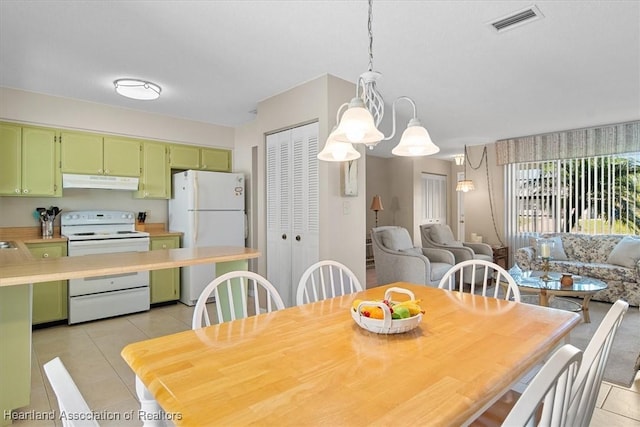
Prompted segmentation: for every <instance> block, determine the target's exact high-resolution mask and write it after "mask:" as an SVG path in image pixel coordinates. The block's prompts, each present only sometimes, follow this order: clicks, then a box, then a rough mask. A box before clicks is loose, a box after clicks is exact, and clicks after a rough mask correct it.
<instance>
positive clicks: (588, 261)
mask: <svg viewBox="0 0 640 427" xmlns="http://www.w3.org/2000/svg"><path fill="white" fill-rule="evenodd" d="M540 237H542V238H547V239H552V240H553V241H554V247H553V249H552V252H551V260H550V261H549V265H550V270H551V271H555V272H560V273H571V274H576V275H581V276H588V277H593V278H596V279H600V280H602V281H604V282H606V283H607V284H608V285H609V287H608V288H607V289H605V290H604V291H600V292H597V293H596V294H595V295H594V296H593V299H594V300H598V301H607V302H615V301H616V300H618V299H623V300H625V301H627V302H628V303H629V304H631V305H636V306H637V305H640V237H638V236H623V235H614V234H600V235H590V234H574V233H548V234H544V235H542V236H540ZM530 244H531V246H526V247H523V248H520V249H518V250H517V251H516V254H515V258H516V263H517V264H518V266H519V267H520V268H521V269H523V270H541V269H542V267H541V264H542V261H541V259H540V258H538V254H537V250H536V245H535V240H532V241H531V242H530Z"/></svg>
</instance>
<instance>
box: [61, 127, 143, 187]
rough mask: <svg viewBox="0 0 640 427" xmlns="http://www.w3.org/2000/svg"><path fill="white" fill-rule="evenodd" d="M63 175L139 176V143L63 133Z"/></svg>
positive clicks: (129, 140) (106, 137)
mask: <svg viewBox="0 0 640 427" xmlns="http://www.w3.org/2000/svg"><path fill="white" fill-rule="evenodd" d="M61 139H62V143H61V150H62V151H61V169H62V172H63V173H79V174H87V175H96V174H97V175H112V176H132V177H139V176H140V161H141V159H140V141H138V140H135V139H127V138H117V137H109V136H102V135H98V134H89V133H78V132H62V134H61Z"/></svg>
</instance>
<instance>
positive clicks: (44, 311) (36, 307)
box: [26, 242, 68, 325]
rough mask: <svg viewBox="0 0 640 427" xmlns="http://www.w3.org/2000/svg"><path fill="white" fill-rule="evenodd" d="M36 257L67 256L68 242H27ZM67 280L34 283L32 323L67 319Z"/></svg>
mask: <svg viewBox="0 0 640 427" xmlns="http://www.w3.org/2000/svg"><path fill="white" fill-rule="evenodd" d="M26 245H27V247H28V248H29V251H30V252H31V254H32V255H33V256H34V257H35V258H59V257H63V256H67V244H66V242H55V243H27V244H26ZM67 292H68V291H67V280H56V281H53V282H43V283H34V284H33V308H32V310H33V311H32V316H31V319H32V323H33V324H34V325H38V324H40V323H48V322H55V321H58V320H65V319H67Z"/></svg>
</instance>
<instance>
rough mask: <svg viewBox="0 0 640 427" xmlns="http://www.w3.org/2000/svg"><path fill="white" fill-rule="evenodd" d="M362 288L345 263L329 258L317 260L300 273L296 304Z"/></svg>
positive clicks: (357, 290) (358, 290) (344, 293)
mask: <svg viewBox="0 0 640 427" xmlns="http://www.w3.org/2000/svg"><path fill="white" fill-rule="evenodd" d="M362 290H364V288H363V287H362V285H361V284H360V282H359V281H358V279H357V277H356V276H355V274H353V272H352V271H351V270H349V268H347V267H346V266H345V265H343V264H341V263H339V262H337V261H331V260H325V261H319V262H317V263H315V264H313V265H311V266H310V267H309V268H307V270H306V271H305V272H304V273H303V274H302V277H301V278H300V282H299V283H298V288H297V291H296V304H297V305H301V304H307V303H310V302H314V301H320V300H323V299H327V298H333V297H337V296H341V295H346V294H350V293H354V292H360V291H362Z"/></svg>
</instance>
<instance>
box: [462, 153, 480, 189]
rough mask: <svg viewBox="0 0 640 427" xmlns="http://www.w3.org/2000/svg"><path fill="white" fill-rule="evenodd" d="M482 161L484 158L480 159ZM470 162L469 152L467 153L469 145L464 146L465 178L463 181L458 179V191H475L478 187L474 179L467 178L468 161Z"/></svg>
mask: <svg viewBox="0 0 640 427" xmlns="http://www.w3.org/2000/svg"><path fill="white" fill-rule="evenodd" d="M480 161H482V160H480ZM468 162H469V154H468V153H467V146H466V145H465V146H464V179H463V180H462V181H458V185H456V191H462V192H463V193H466V192H468V191H473V190H475V189H476V186H475V185H473V181H472V180H470V179H467V163H468Z"/></svg>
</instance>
